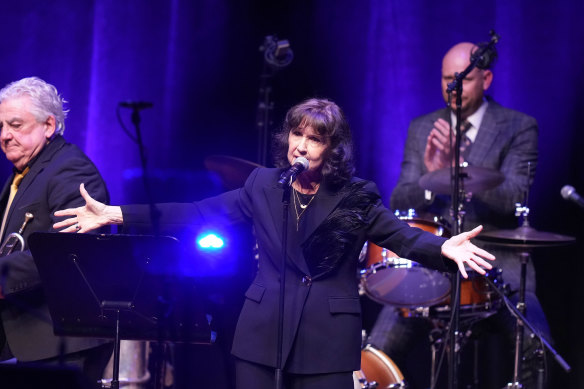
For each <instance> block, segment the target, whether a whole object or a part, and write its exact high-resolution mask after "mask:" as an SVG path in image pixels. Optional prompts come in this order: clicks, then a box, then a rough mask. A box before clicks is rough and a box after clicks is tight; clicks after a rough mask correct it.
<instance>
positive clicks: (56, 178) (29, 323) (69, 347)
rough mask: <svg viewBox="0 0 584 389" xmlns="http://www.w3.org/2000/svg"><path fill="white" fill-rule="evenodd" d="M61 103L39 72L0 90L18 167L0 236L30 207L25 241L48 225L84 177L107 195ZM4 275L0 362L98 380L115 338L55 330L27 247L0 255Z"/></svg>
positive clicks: (3, 138)
mask: <svg viewBox="0 0 584 389" xmlns="http://www.w3.org/2000/svg"><path fill="white" fill-rule="evenodd" d="M63 102H64V100H63V99H62V98H61V97H60V96H59V94H58V92H57V90H56V89H55V87H54V86H52V85H50V84H47V83H46V82H44V81H43V80H40V79H38V78H36V77H30V78H24V79H22V80H19V81H16V82H13V83H11V84H8V85H7V86H6V87H4V88H3V89H2V90H0V142H1V143H0V144H1V147H2V151H3V152H4V154H5V155H6V158H7V159H8V160H9V161H10V162H11V163H12V164H13V165H14V168H13V173H12V174H11V175H10V177H9V178H8V180H7V181H6V183H5V185H4V188H3V189H2V192H1V194H0V218H2V226H1V227H0V228H1V231H0V237H1V238H2V241H4V239H5V238H6V237H7V236H8V235H9V234H10V233H13V232H16V231H18V230H19V229H20V227H21V226H22V224H23V222H24V220H25V214H27V213H30V214H32V215H33V219H32V220H30V221H29V222H28V224H27V225H26V227H25V229H24V231H23V233H22V236H23V237H24V241H25V242H26V241H27V238H28V236H29V235H30V234H31V233H33V232H35V231H51V230H52V225H53V223H55V221H56V218H55V217H54V216H53V213H54V212H55V211H56V210H58V209H63V208H67V207H72V206H78V205H81V204H82V203H83V199H82V198H81V197H80V195H79V190H78V188H79V185H80V184H81V183H84V184H85V187H86V188H87V189H88V191H89V192H91V193H92V195H93V196H96V197H98V198H100V199H101V200H102V201H108V199H109V195H108V192H107V189H106V186H105V183H104V181H103V179H102V178H101V176H100V174H99V172H98V170H97V168H96V167H95V166H94V164H93V163H92V162H91V161H90V160H89V158H88V157H87V156H86V155H85V154H84V153H83V152H82V151H81V150H80V149H79V148H78V147H77V146H75V145H73V144H70V143H67V142H66V141H65V139H64V138H63V131H64V129H65V123H64V121H65V116H66V113H67V111H64V110H63ZM0 273H1V274H2V277H1V282H0V292H1V293H0V295H1V297H2V299H1V300H0V311H1V312H0V313H1V316H0V317H1V319H2V320H1V322H0V324H1V326H0V350H1V352H0V360H6V359H12V358H15V359H16V360H17V361H18V362H19V363H27V362H36V363H44V364H47V365H50V364H56V363H57V361H59V362H62V361H65V362H66V363H69V364H71V365H75V366H78V367H80V368H81V369H82V370H83V371H84V372H85V373H86V374H87V376H88V377H90V378H91V379H92V380H97V379H98V378H101V374H102V372H103V368H104V367H105V364H106V363H107V360H108V358H109V356H110V355H111V350H112V347H111V343H105V344H104V342H103V341H99V340H96V339H87V338H68V337H58V336H55V335H54V334H53V327H52V322H51V318H50V315H49V311H48V308H47V305H46V302H45V300H44V297H43V292H42V285H41V280H40V278H39V274H38V271H37V269H36V266H35V263H34V261H33V258H32V256H31V253H30V251H29V250H28V249H27V247H24V248H23V250H22V251H20V248H18V250H16V251H14V252H12V253H9V254H7V255H6V254H5V255H4V256H2V257H0ZM61 281H62V282H67V280H61ZM94 382H95V381H94Z"/></svg>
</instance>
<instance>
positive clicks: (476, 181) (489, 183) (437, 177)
mask: <svg viewBox="0 0 584 389" xmlns="http://www.w3.org/2000/svg"><path fill="white" fill-rule="evenodd" d="M450 175H451V169H450V168H444V169H439V170H435V171H433V172H430V173H426V174H424V175H423V176H422V177H421V178H420V180H419V181H418V183H419V184H420V186H421V187H422V188H423V189H426V190H431V191H432V192H434V193H437V194H450V193H452V188H451V185H450ZM460 175H461V177H462V185H464V190H465V191H466V192H481V191H484V190H487V189H492V188H495V187H496V186H498V185H500V184H501V183H502V182H503V181H505V176H504V175H503V173H501V172H499V171H497V170H493V169H489V168H485V167H479V166H466V167H461V168H460Z"/></svg>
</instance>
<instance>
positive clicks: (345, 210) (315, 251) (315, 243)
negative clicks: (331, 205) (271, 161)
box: [302, 181, 379, 277]
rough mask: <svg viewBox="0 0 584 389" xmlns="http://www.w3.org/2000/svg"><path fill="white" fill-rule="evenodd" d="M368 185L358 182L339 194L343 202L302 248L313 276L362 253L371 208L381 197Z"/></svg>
mask: <svg viewBox="0 0 584 389" xmlns="http://www.w3.org/2000/svg"><path fill="white" fill-rule="evenodd" d="M366 184H367V181H358V182H354V183H351V184H348V185H347V186H345V187H344V188H343V189H341V193H339V195H340V196H342V197H343V199H342V200H341V201H340V202H339V204H338V205H337V207H336V208H335V210H334V211H333V212H331V214H330V215H328V217H327V218H326V219H325V220H324V221H323V222H322V223H321V224H320V225H319V226H318V228H317V229H316V230H315V231H314V232H313V233H312V235H310V237H309V238H308V239H307V240H306V241H305V242H304V244H303V245H302V250H303V253H304V258H305V259H306V261H307V263H308V267H309V269H310V273H311V274H312V276H313V277H316V276H323V275H324V274H326V273H329V272H331V271H333V270H334V269H335V268H336V267H337V266H338V264H339V263H341V262H342V261H345V260H349V259H350V258H354V257H355V255H357V253H358V252H360V251H361V247H356V245H355V242H356V240H357V238H358V235H359V231H360V230H361V229H362V228H363V227H364V226H365V224H366V222H367V221H366V216H367V213H368V211H369V209H370V207H372V206H373V205H374V204H375V203H376V202H377V201H378V199H379V194H377V193H375V192H372V191H369V190H366V189H365V188H364V186H365V185H366Z"/></svg>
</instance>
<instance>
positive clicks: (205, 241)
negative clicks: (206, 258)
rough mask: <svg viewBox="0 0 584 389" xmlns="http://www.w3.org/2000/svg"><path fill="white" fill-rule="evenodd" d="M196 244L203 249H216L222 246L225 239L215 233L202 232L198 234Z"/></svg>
mask: <svg viewBox="0 0 584 389" xmlns="http://www.w3.org/2000/svg"><path fill="white" fill-rule="evenodd" d="M197 245H198V246H199V247H200V248H201V249H203V250H218V249H221V248H223V246H224V245H225V241H224V240H223V238H221V237H220V236H218V235H217V234H215V233H212V232H211V233H204V234H201V235H199V238H198V239H197Z"/></svg>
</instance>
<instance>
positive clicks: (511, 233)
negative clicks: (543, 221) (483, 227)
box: [476, 226, 576, 247]
mask: <svg viewBox="0 0 584 389" xmlns="http://www.w3.org/2000/svg"><path fill="white" fill-rule="evenodd" d="M476 238H477V239H480V240H484V241H488V242H491V243H493V244H496V245H503V246H518V247H544V246H558V245H565V244H569V243H572V242H574V241H575V240H576V238H574V237H572V236H567V235H560V234H556V233H553V232H545V231H538V230H536V229H534V228H531V227H529V226H521V227H519V228H516V229H514V230H495V231H487V232H481V233H480V234H479V235H478V236H477V237H476Z"/></svg>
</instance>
